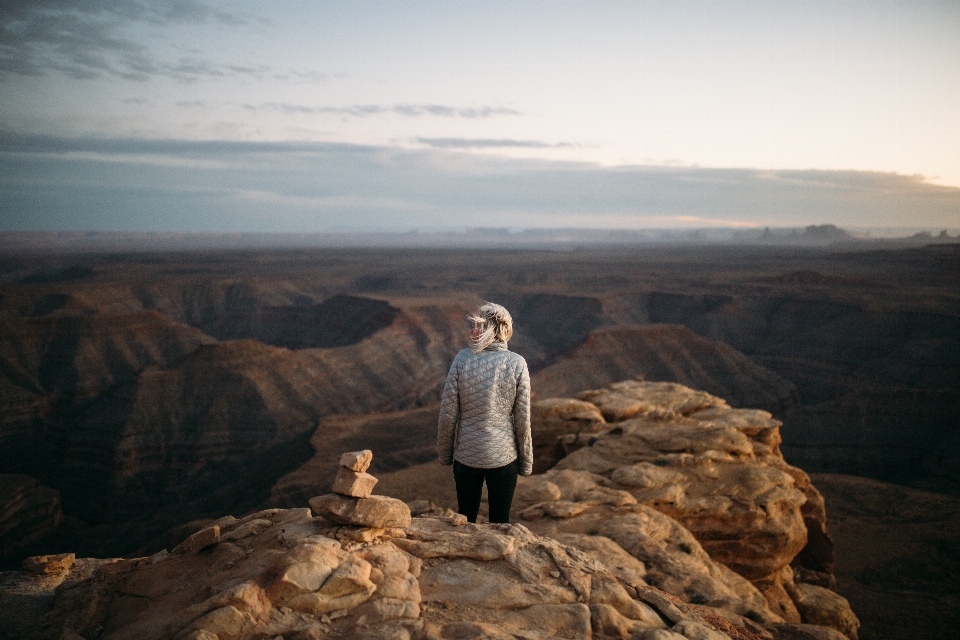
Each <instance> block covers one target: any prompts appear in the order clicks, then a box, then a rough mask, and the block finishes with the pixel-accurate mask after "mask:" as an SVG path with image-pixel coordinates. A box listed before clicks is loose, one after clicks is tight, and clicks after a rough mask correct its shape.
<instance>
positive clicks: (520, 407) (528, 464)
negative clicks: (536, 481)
mask: <svg viewBox="0 0 960 640" xmlns="http://www.w3.org/2000/svg"><path fill="white" fill-rule="evenodd" d="M522 362H523V368H522V370H521V371H520V377H519V378H518V379H517V396H516V399H515V400H514V402H513V432H514V437H515V438H516V442H517V466H518V467H519V471H520V475H522V476H528V475H530V474H531V473H533V438H532V437H531V435H530V372H529V371H528V370H527V363H526V361H522Z"/></svg>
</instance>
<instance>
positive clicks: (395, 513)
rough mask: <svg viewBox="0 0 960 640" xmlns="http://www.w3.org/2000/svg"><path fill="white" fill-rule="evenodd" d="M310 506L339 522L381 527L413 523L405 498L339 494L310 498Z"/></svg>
mask: <svg viewBox="0 0 960 640" xmlns="http://www.w3.org/2000/svg"><path fill="white" fill-rule="evenodd" d="M310 508H311V509H313V511H314V513H316V514H317V515H321V516H323V517H324V518H326V519H327V520H330V521H331V522H334V523H336V524H352V525H356V526H358V527H374V528H378V529H389V528H393V527H396V528H400V529H404V528H406V527H408V526H409V525H410V522H411V518H410V507H408V506H407V505H406V503H404V502H403V501H402V500H397V499H396V498H388V497H387V496H370V497H369V498H351V497H349V496H341V495H339V494H336V493H328V494H326V495H323V496H317V497H315V498H310Z"/></svg>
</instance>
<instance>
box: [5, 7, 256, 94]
mask: <svg viewBox="0 0 960 640" xmlns="http://www.w3.org/2000/svg"><path fill="white" fill-rule="evenodd" d="M206 21H213V22H218V23H220V24H221V25H222V26H230V27H236V26H242V25H245V24H247V23H248V21H247V19H246V18H244V17H243V16H241V15H239V14H237V13H234V12H230V11H226V10H224V9H222V8H215V7H211V6H209V5H207V4H205V3H203V2H200V1H199V0H173V1H170V2H148V1H143V0H126V1H120V2H118V1H112V0H4V2H2V3H0V79H2V77H3V76H4V75H5V74H17V75H26V76H40V75H44V74H47V73H50V72H61V73H64V74H66V75H68V76H70V77H73V78H78V79H90V78H98V77H101V76H115V77H122V78H127V79H138V80H142V79H145V78H148V77H150V76H155V75H162V76H168V77H172V78H176V79H178V80H184V81H189V80H195V79H198V78H202V77H219V76H229V75H237V76H258V75H262V74H265V73H268V72H269V70H268V69H266V68H247V67H239V66H231V65H217V64H214V63H212V62H210V61H208V60H204V59H202V58H200V57H195V56H184V57H181V58H179V59H177V60H175V61H162V60H160V59H158V58H157V56H155V55H154V53H153V52H152V51H151V50H150V49H149V48H148V47H147V46H145V45H144V44H142V43H140V42H137V41H136V40H134V39H133V38H132V37H130V36H129V35H127V34H126V33H125V27H126V26H128V25H130V24H133V23H144V24H149V25H152V26H167V25H176V24H187V23H200V22H206Z"/></svg>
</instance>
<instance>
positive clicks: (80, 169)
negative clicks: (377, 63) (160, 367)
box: [0, 131, 960, 232]
mask: <svg viewBox="0 0 960 640" xmlns="http://www.w3.org/2000/svg"><path fill="white" fill-rule="evenodd" d="M134 201H135V202H137V203H138V204H137V206H136V207H131V206H130V203H131V202H134ZM141 205H143V206H141ZM147 205H149V206H147ZM0 210H2V211H3V212H4V216H3V218H2V220H0V229H6V230H14V229H20V230H25V229H48V230H58V229H111V228H112V229H130V230H145V229H155V230H166V231H218V230H219V231H225V230H228V231H257V230H264V229H269V230H274V231H291V232H301V231H325V230H332V229H337V228H343V226H344V225H346V224H349V225H350V226H351V228H356V229H361V228H362V229H366V230H382V229H386V228H389V229H394V230H396V229H414V228H420V229H429V228H444V227H446V228H449V227H456V226H461V227H463V228H465V227H468V226H476V224H477V222H476V221H477V220H484V221H485V224H489V225H494V226H497V225H509V226H518V227H523V226H526V227H562V226H583V227H597V226H599V227H607V228H615V227H618V226H619V227H630V228H643V227H650V226H676V227H687V228H690V227H703V228H707V227H717V226H724V227H738V226H756V225H761V226H762V225H769V226H800V225H808V224H822V223H825V222H832V223H834V224H838V225H840V226H857V227H864V226H873V227H892V226H902V225H903V223H904V222H905V221H907V220H909V221H910V223H911V224H915V225H918V226H928V227H935V226H939V227H941V228H943V227H951V228H953V227H955V226H956V221H957V219H958V215H960V189H958V188H953V187H944V186H939V185H933V184H929V183H927V182H925V181H924V180H923V178H922V177H921V176H906V175H900V174H894V173H875V172H861V171H821V170H816V171H783V170H777V171H769V170H757V169H712V168H704V167H662V166H661V167H657V166H633V167H616V168H604V167H600V166H598V165H588V164H584V163H569V162H548V161H544V160H539V161H528V160H507V159H503V158H497V159H493V158H492V157H491V156H486V155H484V154H477V153H458V152H457V151H456V149H433V148H426V149H418V150H410V149H399V148H393V147H386V146H378V147H373V146H362V145H348V144H334V143H320V142H231V141H222V140H211V141H189V140H135V139H133V140H131V139H127V140H124V139H119V140H117V139H115V140H105V139H93V138H70V139H68V138H56V137H50V136H24V135H17V134H13V133H10V132H6V133H4V132H2V131H0Z"/></svg>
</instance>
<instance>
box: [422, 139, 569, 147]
mask: <svg viewBox="0 0 960 640" xmlns="http://www.w3.org/2000/svg"><path fill="white" fill-rule="evenodd" d="M417 142H420V143H422V144H426V145H429V146H431V147H435V148H438V149H489V148H506V147H523V148H526V149H554V148H558V147H572V146H573V145H572V144H570V143H569V142H559V143H556V144H552V143H549V142H541V141H540V140H510V139H506V138H500V139H492V138H417Z"/></svg>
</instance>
